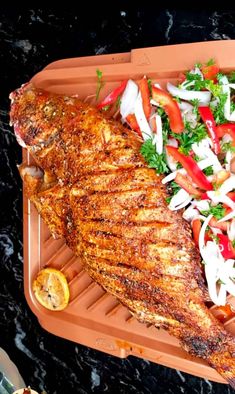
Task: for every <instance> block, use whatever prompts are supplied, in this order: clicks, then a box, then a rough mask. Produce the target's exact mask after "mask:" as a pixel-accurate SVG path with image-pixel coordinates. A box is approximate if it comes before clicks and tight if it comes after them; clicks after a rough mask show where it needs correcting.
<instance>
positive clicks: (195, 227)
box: [192, 219, 202, 246]
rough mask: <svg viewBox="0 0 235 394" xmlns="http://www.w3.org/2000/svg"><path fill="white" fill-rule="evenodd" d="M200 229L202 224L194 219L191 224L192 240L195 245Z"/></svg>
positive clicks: (197, 241)
mask: <svg viewBox="0 0 235 394" xmlns="http://www.w3.org/2000/svg"><path fill="white" fill-rule="evenodd" d="M201 228H202V223H201V220H200V219H194V220H193V222H192V231H193V239H194V242H195V244H196V245H197V246H198V244H199V234H200V231H201Z"/></svg>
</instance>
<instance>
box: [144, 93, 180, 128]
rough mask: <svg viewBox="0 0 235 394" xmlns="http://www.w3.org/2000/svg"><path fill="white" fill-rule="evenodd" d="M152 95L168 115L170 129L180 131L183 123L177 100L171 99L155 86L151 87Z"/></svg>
mask: <svg viewBox="0 0 235 394" xmlns="http://www.w3.org/2000/svg"><path fill="white" fill-rule="evenodd" d="M152 97H153V100H154V101H156V102H157V103H158V104H159V105H160V106H161V107H162V108H163V109H164V111H165V112H166V114H167V115H168V117H169V122H170V128H171V130H172V131H173V132H174V133H177V134H179V133H182V131H183V130H184V123H183V120H182V116H181V112H180V109H179V106H178V104H177V102H176V101H175V100H173V98H172V97H171V96H170V94H169V93H167V92H165V91H164V90H162V89H159V88H156V87H155V86H153V87H152Z"/></svg>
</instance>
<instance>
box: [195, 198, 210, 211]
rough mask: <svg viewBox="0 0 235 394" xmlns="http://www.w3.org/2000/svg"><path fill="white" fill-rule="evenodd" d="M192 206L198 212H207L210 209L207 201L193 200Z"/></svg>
mask: <svg viewBox="0 0 235 394" xmlns="http://www.w3.org/2000/svg"><path fill="white" fill-rule="evenodd" d="M192 205H193V206H194V207H196V208H197V209H199V211H209V209H210V205H209V202H208V200H194V201H193V202H192Z"/></svg>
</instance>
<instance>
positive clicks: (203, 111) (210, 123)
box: [198, 107, 220, 155]
mask: <svg viewBox="0 0 235 394" xmlns="http://www.w3.org/2000/svg"><path fill="white" fill-rule="evenodd" d="M198 111H199V113H200V115H201V118H202V120H203V122H204V123H205V125H206V127H207V130H208V133H209V135H210V137H211V139H212V142H213V146H214V152H215V154H216V155H218V154H219V153H220V143H219V137H218V135H217V128H216V124H215V119H214V116H213V113H212V111H211V109H210V108H209V107H198Z"/></svg>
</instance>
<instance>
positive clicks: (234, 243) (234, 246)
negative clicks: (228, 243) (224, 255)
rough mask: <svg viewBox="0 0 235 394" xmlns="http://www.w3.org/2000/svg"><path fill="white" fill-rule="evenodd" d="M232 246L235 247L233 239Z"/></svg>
mask: <svg viewBox="0 0 235 394" xmlns="http://www.w3.org/2000/svg"><path fill="white" fill-rule="evenodd" d="M232 247H233V248H235V239H234V240H233V241H232Z"/></svg>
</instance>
